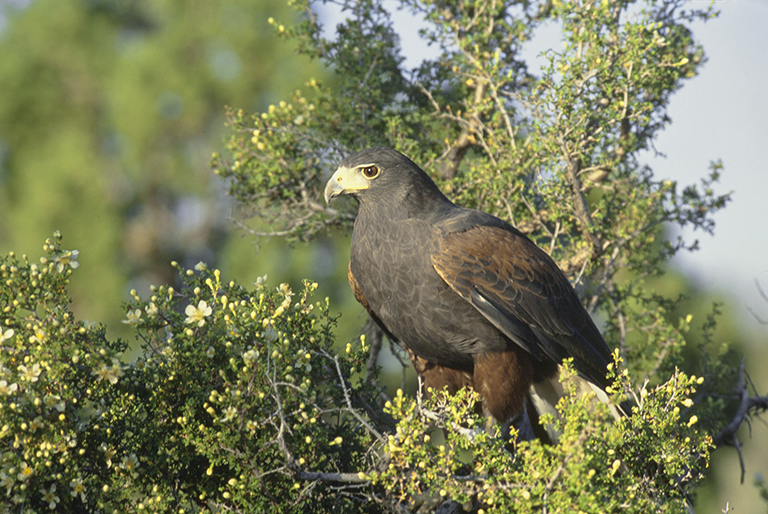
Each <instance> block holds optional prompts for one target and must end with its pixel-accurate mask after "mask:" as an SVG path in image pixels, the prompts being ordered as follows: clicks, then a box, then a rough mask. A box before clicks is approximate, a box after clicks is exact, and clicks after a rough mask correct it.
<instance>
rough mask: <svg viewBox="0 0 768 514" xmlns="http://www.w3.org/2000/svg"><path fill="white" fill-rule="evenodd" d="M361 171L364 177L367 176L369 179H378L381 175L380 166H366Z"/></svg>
mask: <svg viewBox="0 0 768 514" xmlns="http://www.w3.org/2000/svg"><path fill="white" fill-rule="evenodd" d="M360 171H362V172H363V175H365V176H366V177H367V178H376V176H377V175H378V174H379V168H378V166H366V167H365V168H363V169H362V170H360Z"/></svg>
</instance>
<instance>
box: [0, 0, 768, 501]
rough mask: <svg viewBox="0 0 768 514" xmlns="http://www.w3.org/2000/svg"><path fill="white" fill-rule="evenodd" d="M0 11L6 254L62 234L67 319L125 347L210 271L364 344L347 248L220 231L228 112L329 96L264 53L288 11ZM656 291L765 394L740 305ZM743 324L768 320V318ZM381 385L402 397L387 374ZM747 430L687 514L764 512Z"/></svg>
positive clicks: (164, 0)
mask: <svg viewBox="0 0 768 514" xmlns="http://www.w3.org/2000/svg"><path fill="white" fill-rule="evenodd" d="M0 9H1V11H0V252H2V253H3V254H5V253H7V252H9V251H15V252H17V253H18V254H22V253H26V254H28V255H30V256H31V257H33V258H35V259H36V258H37V256H38V255H39V254H40V253H41V250H42V248H41V247H42V244H43V242H44V240H45V239H46V238H47V237H50V235H51V234H52V233H53V232H54V231H55V230H59V231H61V232H62V234H63V235H64V246H65V247H66V248H69V249H77V250H79V252H80V255H79V261H80V264H81V267H80V269H78V270H77V271H76V272H75V274H74V276H73V280H72V286H71V288H70V294H71V296H72V298H73V310H74V311H75V314H76V315H77V316H78V318H81V319H88V320H90V321H98V322H102V323H104V324H105V325H106V326H107V333H108V336H109V337H111V338H115V337H125V338H128V339H129V340H130V338H131V337H132V336H131V335H130V331H129V327H128V326H127V325H125V324H123V323H121V321H122V320H123V319H125V311H124V309H123V307H122V302H123V301H125V300H127V298H128V292H129V291H130V290H131V289H136V290H137V291H138V293H139V294H140V295H142V296H144V297H147V296H148V293H149V286H150V285H151V284H165V283H173V282H174V280H175V276H174V272H173V269H172V268H171V266H170V262H171V261H173V260H175V261H178V262H179V263H181V264H182V265H183V266H185V267H188V268H191V267H193V266H194V265H195V264H196V263H197V262H199V261H205V262H206V263H208V265H209V266H211V267H218V268H219V269H221V270H222V272H223V274H224V277H225V278H227V279H235V280H237V281H239V282H240V283H242V284H246V285H247V284H249V283H250V282H253V281H255V280H256V278H257V277H259V276H262V275H264V274H268V275H269V282H268V283H269V284H271V285H273V286H276V285H277V284H279V283H280V282H282V281H288V282H290V283H291V284H293V286H294V288H297V287H298V285H299V283H300V280H301V279H302V278H312V279H314V280H317V281H318V282H319V284H320V290H319V292H318V296H319V297H320V298H322V297H324V296H328V297H329V298H330V300H331V305H332V310H333V311H335V312H339V313H342V316H341V318H340V322H339V328H338V330H337V334H338V337H339V342H340V344H344V343H346V342H347V341H349V340H350V339H351V338H354V337H356V336H357V334H359V331H360V328H361V326H362V324H363V323H364V321H365V318H364V317H363V315H362V309H361V308H359V307H358V306H357V304H356V303H355V301H354V298H353V297H352V295H351V293H350V292H349V290H348V286H347V281H346V265H347V257H348V256H347V252H348V245H349V235H348V234H341V233H336V234H331V235H329V236H328V237H327V238H325V239H322V240H319V241H316V242H314V243H312V244H310V245H300V246H296V247H288V246H286V245H285V243H284V242H283V241H282V240H279V239H273V240H261V241H257V240H256V238H255V237H253V236H249V235H248V234H246V233H244V232H241V231H239V230H238V228H237V227H236V225H235V224H234V223H232V221H231V219H230V218H232V217H234V218H237V216H238V212H237V207H236V205H235V204H234V203H233V202H232V201H231V200H230V199H228V198H227V197H226V196H225V195H224V193H223V191H224V184H223V183H222V181H221V179H219V178H218V177H217V176H216V175H214V174H213V173H212V171H211V169H210V166H209V161H210V158H211V154H212V153H213V152H214V151H221V150H222V148H223V138H224V135H225V134H226V131H227V128H226V127H225V125H224V113H225V106H227V105H228V106H231V107H234V108H242V109H244V110H245V111H246V112H258V111H262V110H265V109H266V108H267V107H268V106H269V105H270V104H273V103H277V102H279V101H280V100H281V99H285V98H288V97H290V96H291V94H292V92H293V91H294V90H296V89H297V88H302V87H303V86H304V83H305V82H306V81H307V80H309V79H310V78H312V77H315V78H323V79H325V80H327V81H332V76H331V75H330V73H329V72H327V71H326V70H323V69H322V68H321V67H320V65H319V64H318V63H317V62H312V61H310V60H309V59H308V58H306V57H304V56H302V55H297V54H296V52H295V49H294V48H293V47H292V45H291V44H290V43H289V42H287V41H286V40H284V39H278V38H276V37H275V35H274V32H273V29H272V28H271V27H270V25H269V24H268V22H267V19H268V18H270V17H274V18H275V19H278V20H281V21H289V20H290V19H292V17H293V16H295V14H294V13H293V12H292V10H291V9H290V8H289V7H288V5H287V3H286V2H284V1H282V0H230V1H221V0H205V1H194V0H188V1H185V0H143V1H139V0H137V1H129V0H125V1H120V0H26V1H24V0H15V1H11V0H5V1H0ZM715 23H717V22H715ZM694 82H695V81H694ZM708 157H711V158H716V157H718V156H717V155H712V156H708ZM727 164H728V163H727V162H726V168H727ZM726 210H727V209H726ZM657 287H658V288H659V290H660V291H662V290H663V292H664V294H665V295H667V296H671V295H672V293H674V292H687V293H689V294H690V298H691V300H690V301H689V302H687V303H686V304H681V305H680V306H679V312H677V313H675V315H681V316H685V315H686V314H688V313H692V314H693V316H694V319H695V320H699V321H700V322H702V321H704V319H705V315H706V312H708V311H709V310H710V307H711V304H712V301H714V300H718V301H724V302H725V305H724V307H723V312H724V315H723V317H722V318H721V320H720V325H719V330H718V334H717V337H718V339H719V340H723V341H731V342H733V343H734V344H737V345H743V346H742V347H743V348H744V351H746V352H749V361H748V362H750V365H749V369H751V370H752V373H753V374H755V375H759V376H756V377H754V378H755V379H756V381H757V383H758V392H759V393H761V394H765V393H766V388H768V383H767V381H766V376H765V375H766V374H765V373H762V372H761V371H760V370H763V369H766V366H768V363H766V362H765V351H764V350H762V348H764V346H765V344H764V342H763V343H759V342H761V341H765V331H757V330H754V329H750V330H745V329H744V324H743V323H741V322H740V321H739V320H740V319H742V317H741V316H742V315H741V314H740V313H738V312H736V310H738V309H741V308H742V306H740V305H739V303H738V302H735V301H733V300H731V299H730V298H729V297H728V295H727V294H726V293H723V292H721V291H712V290H700V289H698V288H697V287H696V286H695V284H694V283H693V282H692V281H691V280H690V279H688V278H686V276H685V275H684V274H683V273H682V272H680V271H675V270H672V272H671V275H670V276H668V277H666V278H665V279H664V280H660V281H659V283H658V284H657ZM754 307H755V310H756V311H761V310H762V312H763V313H765V312H768V304H766V305H757V306H754ZM765 317H768V315H766V316H765ZM749 341H752V342H754V343H755V344H752V345H750V344H745V342H749ZM388 354H389V352H388V351H386V350H385V351H384V352H383V353H382V356H387V355H388ZM761 359H762V362H761V361H760V360H761ZM389 361H390V363H391V362H392V359H391V358H390V359H389ZM388 370H389V373H388V375H387V377H386V382H387V384H388V385H389V386H390V387H397V386H398V385H399V384H400V380H401V377H400V372H399V368H398V367H397V366H395V365H391V366H388ZM409 388H411V389H412V388H413V376H412V373H411V374H410V375H409ZM746 430H747V429H745V433H744V436H745V437H744V439H747V440H748V441H747V442H748V444H749V446H748V447H747V449H746V453H747V454H748V457H750V459H749V461H748V463H747V476H746V484H745V485H744V486H740V485H739V469H738V459H737V457H736V454H735V452H733V451H729V450H721V451H719V452H717V453H716V455H715V466H714V468H715V471H714V472H713V473H712V474H711V476H710V478H709V479H708V484H709V486H710V487H708V489H707V490H706V491H704V492H703V493H702V495H701V498H700V501H699V502H698V503H697V511H698V512H700V513H716V512H720V511H721V510H722V509H723V508H724V507H725V502H726V501H730V505H731V506H732V507H733V506H735V505H738V506H739V512H754V511H762V512H765V509H766V507H765V504H760V503H759V502H758V501H757V499H756V498H757V494H756V492H755V490H754V488H753V487H752V486H751V482H752V479H753V474H754V473H755V471H760V470H762V471H763V472H764V473H766V474H768V469H767V468H766V466H767V464H766V462H768V447H767V446H768V445H766V442H765V439H766V434H767V433H768V432H767V431H766V429H765V426H761V427H760V429H759V430H756V432H755V437H754V438H753V439H752V440H749V437H748V434H747V433H746ZM756 459H757V460H756ZM761 463H762V464H761Z"/></svg>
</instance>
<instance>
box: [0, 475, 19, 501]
mask: <svg viewBox="0 0 768 514" xmlns="http://www.w3.org/2000/svg"><path fill="white" fill-rule="evenodd" d="M15 481H16V480H14V478H13V476H11V475H6V474H5V473H3V472H0V487H5V495H6V496H10V494H11V491H13V483H14V482H15Z"/></svg>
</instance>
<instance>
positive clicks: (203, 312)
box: [184, 300, 213, 327]
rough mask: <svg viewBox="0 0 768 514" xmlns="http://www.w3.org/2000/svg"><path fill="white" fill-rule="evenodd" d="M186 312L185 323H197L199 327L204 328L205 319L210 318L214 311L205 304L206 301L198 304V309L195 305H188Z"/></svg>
mask: <svg viewBox="0 0 768 514" xmlns="http://www.w3.org/2000/svg"><path fill="white" fill-rule="evenodd" d="M184 312H185V313H186V315H187V319H186V320H184V322H185V323H197V326H198V327H202V326H203V325H205V317H206V316H210V315H211V313H213V309H211V308H210V307H208V304H207V303H205V300H200V303H198V304H197V307H195V306H194V305H187V308H186V310H185V311H184Z"/></svg>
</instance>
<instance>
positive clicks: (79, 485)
mask: <svg viewBox="0 0 768 514" xmlns="http://www.w3.org/2000/svg"><path fill="white" fill-rule="evenodd" d="M69 487H70V489H72V490H71V491H70V492H69V494H71V495H72V496H74V497H77V495H78V494H79V495H80V499H81V500H82V501H83V502H85V484H84V483H83V479H82V478H79V477H78V478H75V479H73V480H72V481H71V482H70V483H69Z"/></svg>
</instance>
